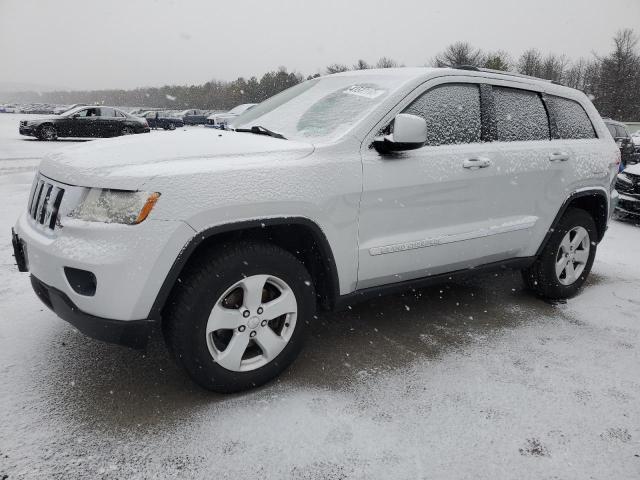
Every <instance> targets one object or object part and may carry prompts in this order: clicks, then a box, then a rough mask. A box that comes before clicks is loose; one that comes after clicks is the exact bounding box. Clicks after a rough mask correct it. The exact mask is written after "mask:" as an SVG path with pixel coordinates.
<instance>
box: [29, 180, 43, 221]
mask: <svg viewBox="0 0 640 480" xmlns="http://www.w3.org/2000/svg"><path fill="white" fill-rule="evenodd" d="M43 187H44V181H43V180H40V181H38V185H36V191H35V192H34V195H33V205H32V207H31V212H30V214H31V218H33V219H34V220H35V218H36V212H37V211H38V204H39V203H40V195H42V188H43Z"/></svg>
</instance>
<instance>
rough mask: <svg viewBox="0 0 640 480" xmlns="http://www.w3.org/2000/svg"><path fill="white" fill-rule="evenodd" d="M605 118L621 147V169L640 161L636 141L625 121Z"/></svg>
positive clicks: (612, 134)
mask: <svg viewBox="0 0 640 480" xmlns="http://www.w3.org/2000/svg"><path fill="white" fill-rule="evenodd" d="M603 120H604V123H605V125H606V126H607V128H608V129H609V132H610V133H611V136H612V137H613V139H614V140H615V141H616V144H617V145H618V148H619V149H620V155H621V166H620V169H621V170H623V169H624V168H625V167H626V166H627V165H635V164H636V163H639V162H640V153H639V152H636V146H635V143H634V142H633V140H632V138H631V135H630V134H629V130H628V129H627V127H626V125H625V124H624V123H621V122H616V121H615V120H611V119H610V118H605V119H603Z"/></svg>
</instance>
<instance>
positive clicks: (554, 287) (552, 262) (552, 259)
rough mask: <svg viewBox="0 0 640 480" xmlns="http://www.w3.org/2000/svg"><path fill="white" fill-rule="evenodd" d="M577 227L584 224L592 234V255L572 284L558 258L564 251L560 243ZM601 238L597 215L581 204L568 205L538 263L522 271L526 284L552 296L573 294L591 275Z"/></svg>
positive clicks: (551, 298)
mask: <svg viewBox="0 0 640 480" xmlns="http://www.w3.org/2000/svg"><path fill="white" fill-rule="evenodd" d="M577 227H582V228H584V229H585V230H586V231H587V233H588V235H589V245H590V248H589V255H588V259H587V262H586V264H585V266H584V270H583V271H582V273H580V275H579V276H578V278H577V279H576V280H575V281H574V282H573V283H572V284H570V285H564V284H563V283H561V280H560V278H558V274H557V273H556V261H557V259H558V255H559V251H560V244H561V242H562V240H563V239H564V237H565V235H567V233H568V232H570V231H572V230H573V229H575V228H577ZM597 238H598V233H597V229H596V224H595V222H594V220H593V217H592V216H591V215H590V214H589V213H588V212H586V211H584V210H582V209H579V208H570V209H568V210H567V211H566V212H565V214H564V216H563V217H562V219H561V220H560V222H559V223H558V225H557V227H556V228H555V229H554V231H553V233H552V234H551V237H550V238H549V240H548V241H547V244H546V245H545V247H544V249H543V250H542V253H540V255H539V256H538V258H537V259H536V261H535V262H534V264H533V265H532V266H531V267H529V268H527V269H525V270H523V271H522V278H523V280H524V282H525V285H526V286H527V287H528V288H529V289H531V290H532V291H534V292H535V293H536V294H537V295H538V296H540V297H543V298H547V299H550V300H560V299H565V298H571V297H573V296H574V295H575V294H576V293H578V291H579V290H580V288H581V287H582V286H583V285H584V282H585V281H586V280H587V277H588V276H589V272H590V271H591V267H592V266H593V260H594V258H595V256H596V249H597V244H596V242H597ZM576 273H577V272H576Z"/></svg>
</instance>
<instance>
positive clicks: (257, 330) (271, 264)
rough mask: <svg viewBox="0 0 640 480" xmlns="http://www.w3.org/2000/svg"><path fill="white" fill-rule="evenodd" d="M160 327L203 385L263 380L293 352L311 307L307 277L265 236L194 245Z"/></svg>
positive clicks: (224, 386) (235, 386)
mask: <svg viewBox="0 0 640 480" xmlns="http://www.w3.org/2000/svg"><path fill="white" fill-rule="evenodd" d="M181 280H182V281H181V283H180V284H179V286H178V287H177V291H176V292H174V294H173V296H172V299H171V301H170V306H169V308H168V311H167V312H166V316H165V325H164V328H163V330H164V334H165V339H166V341H167V344H168V347H169V349H170V350H171V351H172V352H173V355H174V357H175V358H176V360H177V362H178V363H179V364H180V365H181V366H182V367H183V368H184V369H185V370H186V371H187V373H188V374H189V375H190V376H191V378H193V379H194V380H195V381H196V382H197V383H198V384H200V385H201V386H202V387H204V388H206V389H208V390H212V391H215V392H220V393H231V392H237V391H241V390H246V389H248V388H253V387H256V386H259V385H262V384H264V383H266V382H268V381H269V380H271V379H273V378H274V377H276V376H277V375H279V374H280V373H281V372H282V371H283V370H285V369H286V368H287V367H288V366H289V365H290V364H291V363H292V362H293V361H294V359H295V358H296V356H297V355H298V353H299V352H300V350H301V348H302V345H303V343H304V338H305V336H306V331H307V326H308V324H309V322H310V321H311V319H312V318H313V315H314V313H315V293H314V288H313V284H312V282H311V277H310V276H309V273H308V272H307V270H306V268H305V267H304V265H302V263H300V262H299V261H298V259H296V257H294V256H293V255H292V254H290V253H289V252H287V251H286V250H283V249H281V248H278V247H276V246H274V245H271V244H267V243H248V242H247V243H245V242H243V243H238V244H235V245H223V246H221V247H220V248H219V251H218V252H215V253H214V252H205V253H201V254H200V255H199V257H198V258H197V259H195V261H194V262H192V263H191V266H190V267H189V268H188V270H187V272H186V274H185V275H183V276H182V277H181Z"/></svg>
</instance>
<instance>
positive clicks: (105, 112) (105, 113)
mask: <svg viewBox="0 0 640 480" xmlns="http://www.w3.org/2000/svg"><path fill="white" fill-rule="evenodd" d="M100 116H101V117H109V118H113V117H115V116H116V111H115V110H114V109H113V108H109V107H101V108H100Z"/></svg>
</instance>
